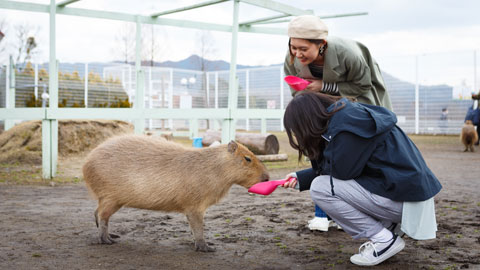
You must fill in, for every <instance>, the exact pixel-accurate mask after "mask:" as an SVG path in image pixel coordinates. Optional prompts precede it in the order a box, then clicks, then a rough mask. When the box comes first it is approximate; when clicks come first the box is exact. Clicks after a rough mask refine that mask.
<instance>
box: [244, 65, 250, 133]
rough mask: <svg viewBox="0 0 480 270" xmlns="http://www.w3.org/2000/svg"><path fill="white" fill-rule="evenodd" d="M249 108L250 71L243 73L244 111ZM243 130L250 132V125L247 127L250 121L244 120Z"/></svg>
mask: <svg viewBox="0 0 480 270" xmlns="http://www.w3.org/2000/svg"><path fill="white" fill-rule="evenodd" d="M249 108H250V70H248V69H247V70H246V71H245V109H247V110H248V109H249ZM245 122H246V123H245V129H246V130H247V131H249V130H250V125H249V122H250V119H248V118H247V119H245Z"/></svg>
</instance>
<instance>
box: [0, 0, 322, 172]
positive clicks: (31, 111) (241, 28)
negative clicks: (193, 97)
mask: <svg viewBox="0 0 480 270" xmlns="http://www.w3.org/2000/svg"><path fill="white" fill-rule="evenodd" d="M78 1H79V0H63V1H61V2H59V3H56V2H55V0H50V4H49V5H44V4H37V3H27V2H18V1H10V0H0V9H12V10H21V11H31V12H41V13H49V16H50V31H49V35H50V55H49V94H50V102H49V104H50V107H49V108H28V109H27V108H15V72H14V66H13V62H12V61H11V60H10V65H9V70H10V78H9V82H10V83H9V85H8V86H6V88H7V91H8V93H7V95H8V100H7V108H5V109H0V115H1V116H0V119H5V120H6V121H5V128H6V129H8V128H10V127H11V126H12V123H13V122H12V121H13V120H15V119H21V120H33V119H40V120H42V168H43V178H45V179H50V178H52V177H55V175H56V168H57V157H58V120H59V119H122V120H133V121H134V123H135V133H142V132H143V130H144V125H145V119H191V121H193V122H191V123H192V126H193V127H194V128H195V129H198V119H220V120H223V124H222V143H226V142H228V141H229V140H231V139H233V138H235V121H236V120H237V119H244V118H254V119H255V118H257V119H258V118H260V119H262V132H266V119H282V117H283V113H284V110H283V109H278V110H272V109H269V110H264V109H237V104H236V101H237V95H238V78H237V76H236V64H237V40H238V32H249V33H262V34H275V35H284V34H286V29H284V28H271V27H258V26H252V25H253V24H260V23H274V22H276V21H274V20H275V19H280V18H285V17H289V16H298V15H304V14H313V11H311V10H303V9H299V8H296V7H293V6H289V5H285V4H281V3H278V2H275V1H272V0H211V1H207V2H203V3H199V4H196V5H191V6H187V7H183V8H178V9H173V10H167V11H163V12H158V13H154V14H152V15H150V16H143V15H136V14H127V13H121V12H110V11H100V10H90V9H82V8H71V7H67V6H68V5H69V4H72V3H75V2H78ZM226 1H233V2H234V5H233V6H234V7H233V21H232V25H223V24H214V23H204V22H198V21H189V20H176V19H167V18H162V17H161V16H162V15H166V14H172V13H176V12H181V11H186V10H191V9H195V8H201V7H205V6H209V5H214V4H219V3H223V2H226ZM241 2H242V3H246V4H249V5H254V6H257V7H261V8H265V9H269V10H273V11H276V12H279V13H280V15H276V16H272V17H268V18H261V19H257V20H252V21H248V22H242V23H239V21H238V15H239V9H240V3H241ZM57 14H61V15H70V16H80V17H89V18H100V19H109V20H118V21H125V22H133V23H135V24H136V29H137V31H136V32H137V34H136V61H135V69H136V76H137V88H136V94H135V97H136V100H135V107H134V108H128V109H110V108H103V109H96V108H85V109H82V108H61V109H60V108H58V61H57V57H56V21H55V20H56V15H57ZM278 22H283V21H278ZM142 24H156V25H164V26H176V27H183V28H193V29H202V30H212V31H223V32H231V33H232V45H231V59H230V81H229V97H228V99H229V100H228V109H189V110H184V109H163V108H162V109H146V108H145V105H144V83H145V78H144V77H145V74H144V72H143V71H142V69H141V67H140V60H141V59H140V51H141V47H140V46H141V42H140V40H141V36H140V35H141V31H140V28H141V25H142ZM12 100H13V101H12ZM259 115H261V117H259ZM194 132H195V134H197V132H198V131H194Z"/></svg>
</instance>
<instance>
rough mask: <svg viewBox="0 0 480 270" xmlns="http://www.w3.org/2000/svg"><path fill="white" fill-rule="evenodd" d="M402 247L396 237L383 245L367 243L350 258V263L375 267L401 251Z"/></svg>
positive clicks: (401, 242)
mask: <svg viewBox="0 0 480 270" xmlns="http://www.w3.org/2000/svg"><path fill="white" fill-rule="evenodd" d="M404 247H405V242H404V241H403V239H402V238H401V237H398V236H396V235H395V236H394V237H393V239H392V240H390V241H388V242H384V243H380V242H379V243H373V242H371V241H368V242H366V243H364V244H363V245H361V246H360V248H359V249H358V252H359V253H358V254H355V255H353V256H352V257H350V261H351V262H352V263H353V264H356V265H363V266H372V265H377V264H379V263H381V262H383V261H385V260H386V259H388V258H390V257H392V256H393V255H395V254H397V253H398V252H400V251H402V249H403V248H404Z"/></svg>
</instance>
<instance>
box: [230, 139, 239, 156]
mask: <svg viewBox="0 0 480 270" xmlns="http://www.w3.org/2000/svg"><path fill="white" fill-rule="evenodd" d="M237 148H238V144H237V143H236V142H235V141H230V142H229V143H228V152H230V153H235V151H236V150H237Z"/></svg>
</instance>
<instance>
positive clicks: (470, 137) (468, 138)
mask: <svg viewBox="0 0 480 270" xmlns="http://www.w3.org/2000/svg"><path fill="white" fill-rule="evenodd" d="M460 138H461V140H462V143H463V145H465V150H464V151H463V152H467V151H468V149H470V151H472V152H475V148H474V147H473V144H474V143H476V142H477V141H478V134H477V131H476V130H475V127H474V126H473V123H472V121H471V120H467V121H465V124H464V125H463V128H462V134H461V135H460Z"/></svg>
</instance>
